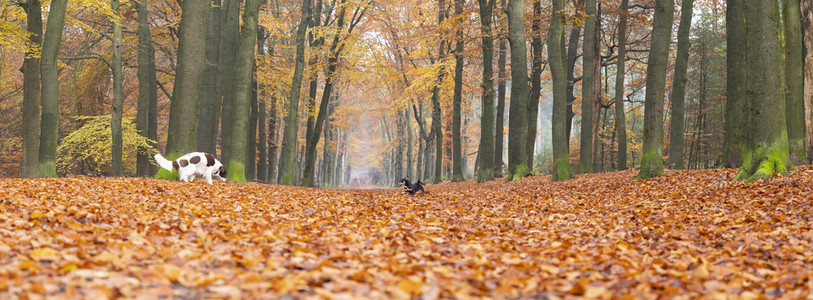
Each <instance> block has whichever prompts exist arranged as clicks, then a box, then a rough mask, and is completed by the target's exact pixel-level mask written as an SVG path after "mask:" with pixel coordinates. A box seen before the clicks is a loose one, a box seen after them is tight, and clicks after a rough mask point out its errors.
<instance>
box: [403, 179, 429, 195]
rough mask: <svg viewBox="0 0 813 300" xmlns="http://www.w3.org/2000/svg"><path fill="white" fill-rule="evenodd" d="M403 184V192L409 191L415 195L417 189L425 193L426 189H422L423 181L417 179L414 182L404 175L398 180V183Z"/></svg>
mask: <svg viewBox="0 0 813 300" xmlns="http://www.w3.org/2000/svg"><path fill="white" fill-rule="evenodd" d="M401 184H403V185H404V192H405V193H409V194H410V195H415V193H417V192H418V191H421V192H423V193H424V194H426V191H424V190H423V182H421V180H420V179H419V180H418V181H416V182H415V183H411V182H409V176H407V177H404V178H403V179H401V181H399V182H398V185H401Z"/></svg>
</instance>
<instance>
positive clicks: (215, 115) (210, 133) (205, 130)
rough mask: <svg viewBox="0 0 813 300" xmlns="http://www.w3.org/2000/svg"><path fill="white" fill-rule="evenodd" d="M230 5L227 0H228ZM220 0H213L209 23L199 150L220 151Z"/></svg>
mask: <svg viewBox="0 0 813 300" xmlns="http://www.w3.org/2000/svg"><path fill="white" fill-rule="evenodd" d="M226 3H227V4H228V0H226ZM220 4H221V0H212V6H211V7H210V8H209V22H208V23H207V24H206V65H205V67H204V68H203V83H202V87H201V94H200V119H199V120H198V151H200V152H206V153H217V133H218V129H219V125H220V118H219V117H220V90H219V89H218V88H219V82H220V80H219V79H220V77H219V76H218V75H219V74H218V73H219V68H220V66H219V65H218V59H219V57H220V47H221V46H220V38H221V37H220V31H221V30H222V28H221V19H222V9H221V5H220Z"/></svg>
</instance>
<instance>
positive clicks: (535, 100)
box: [525, 1, 543, 174]
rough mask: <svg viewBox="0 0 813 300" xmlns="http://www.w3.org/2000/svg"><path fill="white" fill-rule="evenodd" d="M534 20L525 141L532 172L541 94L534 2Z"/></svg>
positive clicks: (538, 12) (538, 13) (538, 15)
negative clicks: (526, 136)
mask: <svg viewBox="0 0 813 300" xmlns="http://www.w3.org/2000/svg"><path fill="white" fill-rule="evenodd" d="M533 9H534V19H533V23H532V25H531V31H532V32H533V38H531V40H532V42H531V78H530V82H531V83H530V86H531V91H530V96H529V98H528V112H527V115H528V129H527V133H528V138H527V140H526V141H525V155H526V156H527V159H528V170H529V172H530V173H531V174H533V170H534V154H535V152H534V146H535V145H536V134H537V128H536V121H537V117H538V116H537V115H538V114H539V96H540V94H541V92H542V71H543V70H542V34H543V33H542V2H541V1H534V4H533Z"/></svg>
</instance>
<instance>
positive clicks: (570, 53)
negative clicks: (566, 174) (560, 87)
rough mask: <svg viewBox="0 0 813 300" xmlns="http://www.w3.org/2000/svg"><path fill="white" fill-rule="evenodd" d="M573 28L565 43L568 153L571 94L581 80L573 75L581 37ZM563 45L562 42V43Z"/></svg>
mask: <svg viewBox="0 0 813 300" xmlns="http://www.w3.org/2000/svg"><path fill="white" fill-rule="evenodd" d="M583 4H584V0H579V3H578V4H577V6H581V5H583ZM571 27H573V28H572V29H571V30H570V37H569V38H568V42H567V52H566V53H567V54H566V55H567V113H566V117H567V119H566V121H565V122H566V125H565V129H566V130H567V135H566V137H567V139H566V140H567V141H568V145H567V146H568V151H567V153H568V154H569V153H570V136H571V132H570V131H571V130H572V129H573V117H574V116H575V115H576V114H575V113H574V112H573V103H575V102H576V95H574V94H573V90H574V87H575V86H576V82H577V81H579V80H581V79H582V78H578V79H577V78H576V76H575V75H574V73H575V70H576V59H577V58H579V36H580V35H581V27H580V26H578V24H573V25H571ZM563 43H564V42H563Z"/></svg>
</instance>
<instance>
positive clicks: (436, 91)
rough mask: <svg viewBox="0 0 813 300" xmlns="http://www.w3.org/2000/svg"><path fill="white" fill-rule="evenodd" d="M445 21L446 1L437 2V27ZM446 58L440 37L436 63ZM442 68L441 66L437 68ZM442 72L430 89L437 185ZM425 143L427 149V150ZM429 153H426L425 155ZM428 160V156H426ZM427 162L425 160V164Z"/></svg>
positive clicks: (440, 166) (440, 156)
mask: <svg viewBox="0 0 813 300" xmlns="http://www.w3.org/2000/svg"><path fill="white" fill-rule="evenodd" d="M445 19H446V1H445V0H438V26H441V24H442V23H443V21H444V20H445ZM445 57H446V38H445V37H443V36H442V37H441V39H440V47H438V63H440V62H441V61H443V59H444V58H445ZM438 67H439V68H443V66H442V65H441V64H439V66H438ZM444 73H445V72H444V71H443V70H441V71H440V72H439V74H438V78H437V81H436V83H435V87H434V88H432V132H434V133H435V168H434V172H433V174H432V183H439V182H440V179H441V175H442V170H443V127H442V126H441V118H440V117H441V111H440V84H441V82H443V75H444ZM428 148H429V147H428V143H427V149H428ZM428 153H429V151H427V154H428ZM427 158H428V156H427ZM428 162H429V160H427V163H428ZM427 169H428V168H427Z"/></svg>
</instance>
